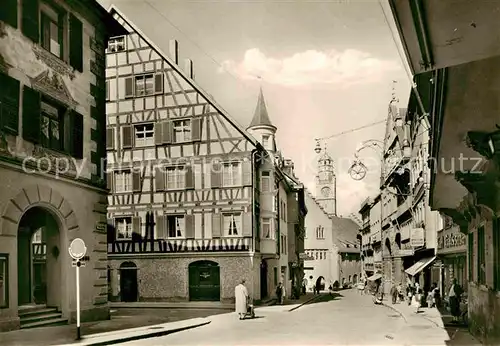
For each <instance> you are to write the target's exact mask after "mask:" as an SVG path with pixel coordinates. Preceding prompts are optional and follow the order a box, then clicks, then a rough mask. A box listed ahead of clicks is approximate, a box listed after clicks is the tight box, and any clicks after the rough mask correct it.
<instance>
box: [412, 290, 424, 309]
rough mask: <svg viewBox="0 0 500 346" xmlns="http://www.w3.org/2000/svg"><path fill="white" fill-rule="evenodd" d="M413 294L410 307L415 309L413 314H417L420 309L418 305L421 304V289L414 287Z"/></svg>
mask: <svg viewBox="0 0 500 346" xmlns="http://www.w3.org/2000/svg"><path fill="white" fill-rule="evenodd" d="M415 286H416V288H415V294H414V295H413V301H412V305H413V307H414V308H415V313H416V314H418V312H419V309H420V304H421V302H422V289H421V288H420V286H419V285H418V284H416V285H415Z"/></svg>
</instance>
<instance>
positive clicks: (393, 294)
mask: <svg viewBox="0 0 500 346" xmlns="http://www.w3.org/2000/svg"><path fill="white" fill-rule="evenodd" d="M391 298H392V304H396V302H397V300H398V289H397V287H396V284H395V283H393V284H392V287H391Z"/></svg>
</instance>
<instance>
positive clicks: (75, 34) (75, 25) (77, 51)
mask: <svg viewBox="0 0 500 346" xmlns="http://www.w3.org/2000/svg"><path fill="white" fill-rule="evenodd" d="M69 64H70V65H71V66H73V68H74V69H75V70H77V71H80V72H83V25H82V22H81V21H80V20H79V19H78V18H76V16H75V15H73V14H72V13H70V15H69Z"/></svg>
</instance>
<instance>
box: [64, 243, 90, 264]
mask: <svg viewBox="0 0 500 346" xmlns="http://www.w3.org/2000/svg"><path fill="white" fill-rule="evenodd" d="M68 251H69V255H70V256H71V257H72V258H73V259H75V260H79V259H81V258H83V257H84V256H85V254H86V253H87V247H86V246H85V242H84V241H83V240H82V239H80V238H75V239H73V241H72V242H71V244H70V245H69V248H68Z"/></svg>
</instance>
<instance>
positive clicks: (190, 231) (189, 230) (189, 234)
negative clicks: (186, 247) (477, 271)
mask: <svg viewBox="0 0 500 346" xmlns="http://www.w3.org/2000/svg"><path fill="white" fill-rule="evenodd" d="M184 225H185V227H186V239H194V234H195V233H194V215H192V214H191V215H186V216H185V222H184Z"/></svg>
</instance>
